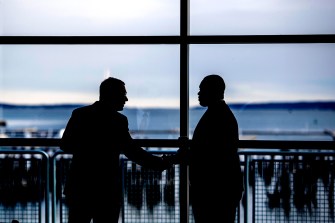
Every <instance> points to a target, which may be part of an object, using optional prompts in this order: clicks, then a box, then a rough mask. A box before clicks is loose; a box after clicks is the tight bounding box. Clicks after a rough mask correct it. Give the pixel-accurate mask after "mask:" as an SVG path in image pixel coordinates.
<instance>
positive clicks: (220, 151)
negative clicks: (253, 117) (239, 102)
mask: <svg viewBox="0 0 335 223" xmlns="http://www.w3.org/2000/svg"><path fill="white" fill-rule="evenodd" d="M238 141H239V133H238V124H237V121H236V119H235V116H234V114H233V113H232V111H231V110H230V108H229V107H228V105H227V104H226V103H225V102H224V101H222V102H221V103H220V104H217V105H215V106H211V107H208V109H207V110H206V111H205V113H204V114H203V116H202V117H201V119H200V120H199V122H198V124H197V126H196V128H195V130H194V134H193V138H192V141H191V146H190V150H189V153H190V154H189V164H190V166H189V171H190V183H191V186H192V188H193V190H195V191H196V190H198V191H196V193H201V191H202V193H204V192H205V191H204V189H206V192H207V193H213V194H214V195H213V196H218V195H219V193H225V194H227V193H228V194H234V192H236V194H238V195H237V196H239V195H241V192H242V190H243V175H242V172H241V167H240V160H239V156H238V153H237V150H238ZM216 189H217V190H216Z"/></svg>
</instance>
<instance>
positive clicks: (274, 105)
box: [195, 101, 335, 110]
mask: <svg viewBox="0 0 335 223" xmlns="http://www.w3.org/2000/svg"><path fill="white" fill-rule="evenodd" d="M228 105H229V107H230V108H232V109H320V110H321V109H323V110H335V101H328V102H324V101H323V102H317V101H316V102H269V103H228ZM195 108H201V107H195Z"/></svg>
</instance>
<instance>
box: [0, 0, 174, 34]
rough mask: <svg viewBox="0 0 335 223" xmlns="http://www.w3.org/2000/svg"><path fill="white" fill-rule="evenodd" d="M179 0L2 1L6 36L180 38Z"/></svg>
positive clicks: (1, 26) (1, 28)
mask: <svg viewBox="0 0 335 223" xmlns="http://www.w3.org/2000/svg"><path fill="white" fill-rule="evenodd" d="M179 5H180V3H179V0H159V1H155V0H141V1H138V0H123V1H110V0H26V1H22V0H10V1H7V0H6V1H0V34H1V35H3V36H63V35H65V36H96V35H97V36H122V35H178V34H179V11H180V10H179Z"/></svg>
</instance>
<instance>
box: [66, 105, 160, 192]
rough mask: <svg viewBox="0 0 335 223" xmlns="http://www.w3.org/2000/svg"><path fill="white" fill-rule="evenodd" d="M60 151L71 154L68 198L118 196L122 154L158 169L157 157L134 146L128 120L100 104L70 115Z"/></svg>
mask: <svg viewBox="0 0 335 223" xmlns="http://www.w3.org/2000/svg"><path fill="white" fill-rule="evenodd" d="M61 149H62V150H63V151H64V152H66V153H72V154H73V158H72V162H71V168H70V173H69V174H68V179H67V183H66V185H65V191H64V193H65V194H66V195H67V196H74V197H75V196H81V195H83V196H93V197H94V196H104V195H106V194H111V195H115V196H119V195H120V194H121V171H122V169H121V166H120V155H121V154H122V153H124V154H125V155H126V156H127V157H128V158H129V159H131V160H132V161H134V162H136V163H138V164H140V165H142V166H145V167H149V168H154V169H155V168H159V167H160V165H161V158H160V157H157V156H154V155H151V154H150V153H148V152H146V151H145V150H143V149H142V148H141V147H139V146H136V145H135V144H134V142H133V139H132V137H131V136H130V134H129V129H128V119H127V117H126V116H124V115H123V114H121V113H119V112H117V111H115V110H112V109H110V108H108V107H105V106H103V105H102V104H101V103H100V102H99V101H97V102H95V103H94V104H92V105H88V106H85V107H81V108H77V109H75V110H74V111H73V112H72V115H71V117H70V119H69V121H68V123H67V126H66V128H65V131H64V134H63V136H62V140H61Z"/></svg>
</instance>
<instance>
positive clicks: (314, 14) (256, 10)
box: [190, 0, 335, 35]
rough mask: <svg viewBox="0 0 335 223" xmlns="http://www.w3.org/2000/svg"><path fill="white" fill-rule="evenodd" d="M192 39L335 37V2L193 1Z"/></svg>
mask: <svg viewBox="0 0 335 223" xmlns="http://www.w3.org/2000/svg"><path fill="white" fill-rule="evenodd" d="M190 5H191V6H190V8H191V10H190V15H191V17H190V21H191V28H190V31H191V35H260V34H264V35H268V34H271V35H279V34H333V33H335V23H334V22H333V21H335V13H334V11H335V1H333V0H323V1H319V0H297V1H291V0H239V1H236V0H225V1H222V0H206V1H203V0H191V4H190Z"/></svg>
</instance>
